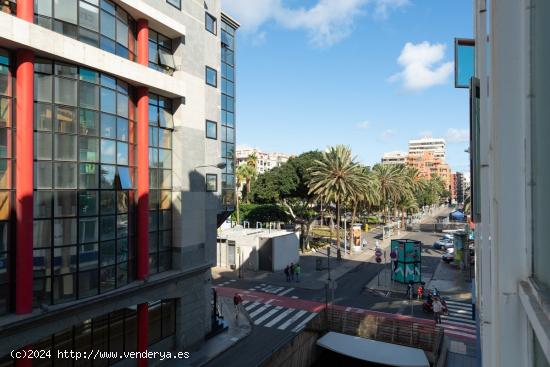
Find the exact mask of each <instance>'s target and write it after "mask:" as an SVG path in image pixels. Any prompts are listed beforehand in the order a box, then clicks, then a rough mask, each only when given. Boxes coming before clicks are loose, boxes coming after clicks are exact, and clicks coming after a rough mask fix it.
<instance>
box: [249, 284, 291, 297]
mask: <svg viewBox="0 0 550 367" xmlns="http://www.w3.org/2000/svg"><path fill="white" fill-rule="evenodd" d="M294 289H295V288H293V287H279V286H277V285H269V284H260V285H257V286H255V287H254V288H250V289H249V291H255V292H264V293H270V294H274V295H276V296H286V295H287V294H288V293H290V292H292V291H293V290H294ZM296 298H298V297H296Z"/></svg>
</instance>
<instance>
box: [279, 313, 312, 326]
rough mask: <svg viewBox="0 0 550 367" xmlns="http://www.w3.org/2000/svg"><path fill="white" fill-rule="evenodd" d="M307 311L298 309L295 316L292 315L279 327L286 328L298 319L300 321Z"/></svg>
mask: <svg viewBox="0 0 550 367" xmlns="http://www.w3.org/2000/svg"><path fill="white" fill-rule="evenodd" d="M305 313H307V311H306V310H300V311H298V312H297V313H296V314H294V316H292V317H291V318H290V319H289V320H287V321H286V322H285V323H284V324H282V325H281V326H279V327H278V328H277V329H279V330H285V329H286V328H287V327H289V326H290V325H291V324H293V323H295V322H296V321H298V319H299V318H300V317H302V316H303V315H304V314H305Z"/></svg>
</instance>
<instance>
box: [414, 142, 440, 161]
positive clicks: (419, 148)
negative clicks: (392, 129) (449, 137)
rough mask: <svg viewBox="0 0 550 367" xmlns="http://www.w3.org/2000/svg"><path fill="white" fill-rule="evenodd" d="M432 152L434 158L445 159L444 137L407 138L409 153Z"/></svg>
mask: <svg viewBox="0 0 550 367" xmlns="http://www.w3.org/2000/svg"><path fill="white" fill-rule="evenodd" d="M424 152H433V154H434V156H435V157H436V158H440V159H443V160H445V139H440V138H428V137H425V138H422V139H416V140H409V154H422V153H424Z"/></svg>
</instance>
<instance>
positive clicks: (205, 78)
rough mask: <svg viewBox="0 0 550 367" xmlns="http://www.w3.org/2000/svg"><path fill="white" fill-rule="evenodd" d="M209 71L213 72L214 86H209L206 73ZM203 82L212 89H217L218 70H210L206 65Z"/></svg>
mask: <svg viewBox="0 0 550 367" xmlns="http://www.w3.org/2000/svg"><path fill="white" fill-rule="evenodd" d="M209 71H213V72H214V73H215V74H214V75H215V76H216V78H215V82H214V84H211V83H209V82H208V72H209ZM204 81H205V82H206V84H207V85H209V86H211V87H214V88H218V70H216V69H214V68H211V67H210V66H208V65H206V66H205V72H204Z"/></svg>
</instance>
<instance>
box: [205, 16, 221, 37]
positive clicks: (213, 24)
mask: <svg viewBox="0 0 550 367" xmlns="http://www.w3.org/2000/svg"><path fill="white" fill-rule="evenodd" d="M204 23H205V27H206V30H207V31H208V32H210V33H213V34H217V32H218V29H217V27H218V25H217V20H216V17H214V16H213V15H211V14H208V13H205V20H204Z"/></svg>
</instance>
